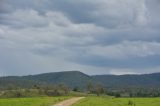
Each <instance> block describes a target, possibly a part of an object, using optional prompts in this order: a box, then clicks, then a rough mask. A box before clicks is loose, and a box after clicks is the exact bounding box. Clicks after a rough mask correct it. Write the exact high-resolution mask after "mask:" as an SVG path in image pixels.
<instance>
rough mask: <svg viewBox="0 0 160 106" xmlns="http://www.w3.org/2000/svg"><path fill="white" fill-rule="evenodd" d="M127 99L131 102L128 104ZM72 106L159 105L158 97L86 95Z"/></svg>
mask: <svg viewBox="0 0 160 106" xmlns="http://www.w3.org/2000/svg"><path fill="white" fill-rule="evenodd" d="M129 101H131V102H132V103H133V104H132V105H129V104H128V103H129ZM73 106H160V98H105V97H87V98H86V99H83V100H81V101H80V102H79V103H77V104H75V105H73Z"/></svg>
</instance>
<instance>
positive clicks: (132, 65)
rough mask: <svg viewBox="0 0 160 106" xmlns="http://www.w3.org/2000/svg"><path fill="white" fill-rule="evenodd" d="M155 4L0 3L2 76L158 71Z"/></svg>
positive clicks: (140, 0)
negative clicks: (47, 73) (68, 71)
mask: <svg viewBox="0 0 160 106" xmlns="http://www.w3.org/2000/svg"><path fill="white" fill-rule="evenodd" d="M159 4H160V2H159V0H152V1H151V0H97V1H93V0H76V1H75V0H0V58H1V59H0V74H2V75H25V74H36V73H43V72H55V71H65V70H80V71H83V72H85V73H88V74H103V73H105V74H109V73H110V74H116V73H117V74H125V73H127V74H128V73H148V72H150V73H151V72H158V71H159V69H160V64H159V60H160V31H159V28H160V21H159V17H160V15H159V14H158V13H159V11H160V8H159ZM141 70H142V71H141Z"/></svg>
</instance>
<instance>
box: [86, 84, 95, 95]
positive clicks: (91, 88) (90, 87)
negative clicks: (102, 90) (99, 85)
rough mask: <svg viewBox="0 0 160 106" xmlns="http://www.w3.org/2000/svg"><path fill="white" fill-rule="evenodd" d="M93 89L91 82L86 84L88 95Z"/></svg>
mask: <svg viewBox="0 0 160 106" xmlns="http://www.w3.org/2000/svg"><path fill="white" fill-rule="evenodd" d="M93 89H94V87H93V84H92V82H88V84H87V91H88V92H89V93H92V92H93Z"/></svg>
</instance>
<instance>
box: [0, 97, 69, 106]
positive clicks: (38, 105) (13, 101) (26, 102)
mask: <svg viewBox="0 0 160 106" xmlns="http://www.w3.org/2000/svg"><path fill="white" fill-rule="evenodd" d="M68 98H69V97H34V98H7V99H0V106H51V105H53V104H55V103H57V102H60V101H63V100H65V99H68Z"/></svg>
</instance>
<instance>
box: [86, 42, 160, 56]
mask: <svg viewBox="0 0 160 106" xmlns="http://www.w3.org/2000/svg"><path fill="white" fill-rule="evenodd" d="M88 52H89V53H91V54H94V55H99V56H103V57H107V58H112V59H124V58H130V57H147V56H154V55H160V43H158V42H145V41H130V42H129V41H123V42H122V43H120V44H115V45H109V46H93V47H91V48H90V49H89V50H88Z"/></svg>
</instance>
